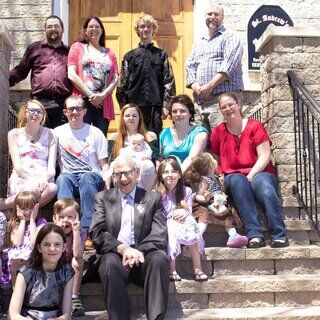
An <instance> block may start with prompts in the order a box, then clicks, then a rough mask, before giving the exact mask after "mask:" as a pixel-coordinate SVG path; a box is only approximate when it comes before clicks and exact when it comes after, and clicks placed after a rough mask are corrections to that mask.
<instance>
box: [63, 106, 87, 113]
mask: <svg viewBox="0 0 320 320" xmlns="http://www.w3.org/2000/svg"><path fill="white" fill-rule="evenodd" d="M65 109H66V110H67V112H68V113H72V112H74V110H76V111H77V112H80V111H82V110H83V109H84V107H81V106H76V107H68V108H65Z"/></svg>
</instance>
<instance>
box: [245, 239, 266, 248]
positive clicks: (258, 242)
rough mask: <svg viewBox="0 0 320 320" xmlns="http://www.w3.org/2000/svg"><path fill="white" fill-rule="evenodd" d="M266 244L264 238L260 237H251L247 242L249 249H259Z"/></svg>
mask: <svg viewBox="0 0 320 320" xmlns="http://www.w3.org/2000/svg"><path fill="white" fill-rule="evenodd" d="M265 246H266V243H265V241H264V239H263V238H260V237H254V238H251V239H250V240H249V242H248V244H247V248H248V249H257V248H262V247H265Z"/></svg>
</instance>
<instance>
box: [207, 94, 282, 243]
mask: <svg viewBox="0 0 320 320" xmlns="http://www.w3.org/2000/svg"><path fill="white" fill-rule="evenodd" d="M219 106H220V111H221V113H222V116H223V117H224V120H225V122H224V123H222V124H220V125H219V126H217V127H215V128H214V129H213V130H212V133H211V137H210V142H211V150H212V152H213V153H214V154H215V155H216V156H217V159H219V164H220V171H221V173H223V174H224V183H225V186H226V189H227V192H228V194H229V195H230V197H231V198H232V199H233V201H234V203H235V206H236V208H237V210H238V213H239V214H240V216H241V218H242V220H243V224H244V227H245V233H246V236H247V237H248V239H249V243H248V245H247V247H248V248H259V247H264V246H265V241H264V239H263V232H262V227H261V224H260V220H259V215H258V212H257V208H256V205H255V201H257V202H258V203H259V205H260V206H261V208H262V210H263V212H264V214H265V215H266V217H267V221H268V224H269V228H270V233H271V239H272V242H271V246H272V247H285V246H288V240H287V238H286V229H285V225H284V222H283V218H282V212H281V203H280V198H279V194H278V185H277V181H276V176H275V170H274V167H273V165H272V163H271V160H270V157H271V149H270V145H271V141H270V138H269V136H268V133H267V131H266V130H265V128H264V126H263V125H262V123H261V122H259V121H257V120H253V119H245V118H243V117H242V115H241V106H240V103H239V101H238V98H237V96H236V95H235V94H233V93H223V94H222V95H220V97H219Z"/></svg>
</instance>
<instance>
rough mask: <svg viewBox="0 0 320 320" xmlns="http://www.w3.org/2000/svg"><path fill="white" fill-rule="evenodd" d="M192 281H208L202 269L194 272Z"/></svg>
mask: <svg viewBox="0 0 320 320" xmlns="http://www.w3.org/2000/svg"><path fill="white" fill-rule="evenodd" d="M194 281H197V282H203V281H208V276H207V275H206V274H205V273H203V272H202V271H201V272H198V273H195V274H194Z"/></svg>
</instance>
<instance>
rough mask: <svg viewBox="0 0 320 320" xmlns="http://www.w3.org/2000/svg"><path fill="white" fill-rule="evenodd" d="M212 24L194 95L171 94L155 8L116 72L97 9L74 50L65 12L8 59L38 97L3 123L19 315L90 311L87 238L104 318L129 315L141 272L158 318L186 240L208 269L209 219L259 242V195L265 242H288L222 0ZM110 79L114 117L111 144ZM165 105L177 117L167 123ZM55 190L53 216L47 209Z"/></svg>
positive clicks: (9, 264)
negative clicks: (83, 292)
mask: <svg viewBox="0 0 320 320" xmlns="http://www.w3.org/2000/svg"><path fill="white" fill-rule="evenodd" d="M205 21H206V25H207V27H208V34H207V36H204V37H203V38H201V39H200V41H199V42H198V43H196V44H195V45H194V47H193V49H192V51H191V53H190V57H189V59H188V61H187V63H186V70H187V85H188V87H190V88H192V90H193V92H194V100H195V103H194V102H193V101H192V99H191V98H190V97H189V96H188V95H185V94H181V95H176V94H175V84H174V77H173V73H172V68H171V65H170V62H169V59H168V55H167V53H166V52H165V51H163V50H161V49H159V48H156V47H155V46H154V45H153V43H152V37H153V36H154V34H155V33H156V32H157V29H158V24H157V22H156V20H155V19H154V18H153V17H152V16H150V15H143V16H141V17H140V18H139V19H138V21H137V22H136V24H135V30H136V32H137V34H138V36H139V38H140V43H139V46H138V48H136V49H134V50H132V51H130V52H128V53H127V54H126V55H125V56H124V59H123V62H122V67H121V73H120V76H119V75H118V67H117V61H116V58H115V55H114V53H113V52H112V50H111V49H109V48H106V47H105V30H104V27H103V24H102V22H101V20H100V19H99V18H97V17H95V16H90V17H88V19H87V20H86V21H85V23H84V28H83V32H82V34H81V38H80V39H79V41H77V42H75V43H73V44H72V45H71V48H70V50H69V51H68V48H67V47H65V46H64V45H63V44H62V42H61V36H62V33H63V23H62V21H61V20H60V18H58V17H56V16H50V17H49V18H47V20H46V23H45V30H46V40H44V41H40V42H36V43H34V44H31V45H30V46H29V47H28V49H27V51H26V53H25V55H24V57H23V59H22V60H21V63H20V64H19V65H18V66H17V67H15V68H14V69H13V70H11V72H10V84H11V85H14V84H15V83H17V82H19V81H20V80H21V79H22V78H23V77H25V76H26V75H27V73H28V72H29V70H30V69H31V71H32V74H31V79H32V99H31V100H29V101H27V102H26V103H25V104H24V106H23V107H21V109H20V111H19V115H18V128H16V129H13V130H11V131H10V132H9V134H8V145H9V153H10V156H11V159H12V173H11V175H10V178H9V183H8V186H9V187H8V197H7V198H6V199H1V200H0V210H7V209H9V210H11V211H9V212H10V217H9V218H10V219H9V222H8V227H7V226H6V225H7V217H6V216H5V215H4V214H1V215H0V229H1V230H0V245H2V246H5V247H6V249H5V250H4V252H3V254H2V261H3V265H2V270H3V272H2V281H3V282H8V281H10V280H11V282H12V284H13V286H14V292H13V296H12V300H11V304H10V307H9V315H10V317H11V318H12V319H15V318H19V315H21V316H22V317H24V318H26V319H49V318H50V319H69V318H70V315H71V313H72V314H73V315H74V316H81V315H83V314H84V308H83V305H82V302H81V299H80V298H79V290H80V285H81V281H82V275H83V271H84V261H83V252H84V250H85V247H86V246H88V247H91V246H92V247H93V248H94V249H95V250H96V260H95V261H94V263H93V264H92V265H91V267H92V270H93V272H94V273H95V274H96V276H97V277H99V278H100V280H101V282H102V286H103V294H104V300H105V304H106V307H107V309H108V315H109V318H110V319H124V320H125V319H129V318H130V303H129V298H128V294H127V291H126V284H127V283H128V282H133V283H135V284H137V285H139V286H142V287H144V292H145V304H146V313H147V318H148V319H158V320H161V319H164V317H165V313H166V309H167V300H168V292H169V281H173V282H174V281H181V277H180V275H179V274H178V272H177V270H176V263H175V260H176V258H177V256H178V255H179V254H180V253H181V251H182V252H183V253H184V254H185V255H187V256H190V257H191V260H192V264H193V275H194V280H195V281H200V282H201V281H207V280H208V276H207V275H206V274H205V273H204V272H203V270H202V267H201V255H202V254H203V253H204V247H205V244H204V235H205V231H206V228H207V225H208V223H211V224H212V223H213V224H220V225H223V226H224V227H225V230H226V232H227V233H228V236H229V237H228V240H227V243H226V245H227V246H228V247H234V248H240V247H243V246H247V247H248V248H253V249H254V248H260V247H263V246H265V245H266V243H265V241H264V235H263V231H262V226H261V223H260V219H259V214H258V211H257V208H256V202H258V203H259V205H260V207H261V209H262V211H263V212H264V214H265V216H266V218H267V222H268V225H269V229H270V235H271V243H270V245H271V246H272V247H276V248H278V247H285V246H287V245H288V239H287V235H286V229H285V225H284V222H283V218H282V212H281V203H280V197H279V193H278V187H277V181H276V175H275V169H274V167H273V165H272V163H271V160H270V158H271V149H270V146H271V141H270V138H269V136H268V134H267V132H266V130H265V128H264V126H263V125H262V124H261V123H260V122H259V121H257V120H252V119H246V118H244V117H243V116H242V114H241V107H242V103H241V90H243V83H242V72H241V57H242V46H241V44H240V41H239V39H238V38H237V36H236V35H235V34H234V33H233V32H231V31H228V30H226V29H225V28H224V27H223V8H222V7H220V6H218V5H213V4H210V5H209V6H208V7H207V9H206V15H205ZM58 65H59V66H58ZM40 70H41V71H44V72H40ZM69 79H70V80H71V82H70V81H69ZM72 85H73V86H72ZM115 89H116V90H117V99H118V101H119V104H120V107H121V115H120V122H119V127H118V130H117V132H115V133H112V134H110V135H109V138H108V141H107V138H106V133H107V131H108V124H109V121H111V120H113V119H114V108H113V102H112V97H111V94H112V92H113V90H115ZM71 90H72V94H70V93H71ZM168 115H169V116H170V118H171V119H172V123H173V125H172V126H171V127H168V128H165V129H162V117H163V116H168ZM50 128H51V129H50ZM56 163H58V164H59V170H58V171H59V172H58V173H56ZM56 196H57V199H58V200H57V201H56V202H55V204H54V206H53V213H52V219H53V223H47V222H46V221H45V220H44V219H43V218H40V217H39V216H38V213H39V208H41V207H42V206H44V205H46V204H47V203H49V202H50V201H51V200H53V199H54V198H55V197H56ZM78 197H79V198H80V206H79V205H78V203H77V202H76V201H75V200H76V199H77V198H78ZM242 225H243V227H244V233H245V235H241V234H239V233H238V230H239V227H241V226H242ZM6 233H8V235H9V237H8V238H9V242H8V243H7V244H6V245H5V244H4V242H5V241H4V236H5V234H6ZM92 270H91V271H92Z"/></svg>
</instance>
